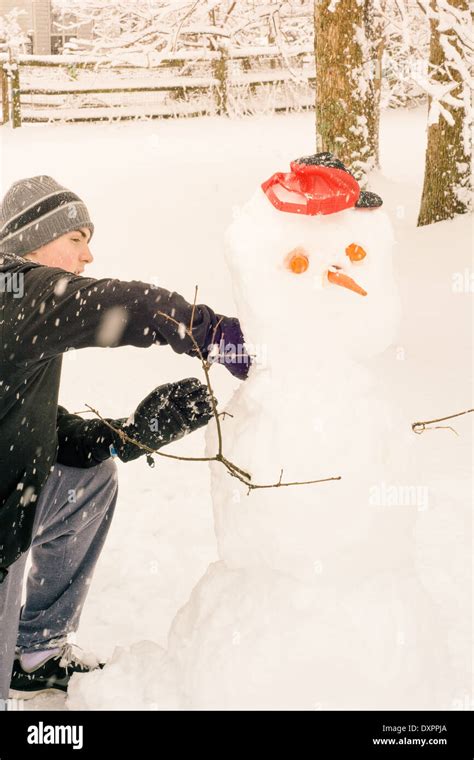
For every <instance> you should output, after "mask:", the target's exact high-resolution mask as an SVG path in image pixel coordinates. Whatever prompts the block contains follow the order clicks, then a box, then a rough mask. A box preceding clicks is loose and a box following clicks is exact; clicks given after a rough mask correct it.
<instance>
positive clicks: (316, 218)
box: [228, 154, 399, 366]
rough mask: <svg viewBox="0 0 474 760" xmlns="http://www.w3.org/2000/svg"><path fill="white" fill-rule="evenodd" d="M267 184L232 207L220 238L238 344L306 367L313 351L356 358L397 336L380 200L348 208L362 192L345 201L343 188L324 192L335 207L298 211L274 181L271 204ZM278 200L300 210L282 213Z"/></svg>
mask: <svg viewBox="0 0 474 760" xmlns="http://www.w3.org/2000/svg"><path fill="white" fill-rule="evenodd" d="M318 155H324V156H327V155H328V154H318ZM336 161H337V159H336ZM292 166H293V165H292ZM339 174H342V172H339ZM275 176H278V175H275ZM283 176H288V175H283ZM349 177H350V180H349V182H350V185H349V190H351V185H352V187H354V183H355V186H357V188H358V185H357V183H356V181H355V180H354V179H353V178H352V175H349ZM324 181H325V183H326V185H325V186H327V182H326V178H324ZM338 181H339V178H338ZM265 185H267V187H268V183H264V185H263V186H262V187H263V188H264V189H263V190H262V189H261V188H259V189H258V190H257V191H256V193H255V194H254V196H253V197H252V198H251V199H250V201H249V202H248V203H246V204H245V206H244V207H243V208H242V209H240V210H237V211H236V212H235V215H234V221H233V223H232V224H231V226H230V228H229V235H228V239H229V250H228V262H229V265H230V268H231V270H232V276H233V282H234V287H235V296H236V301H237V308H238V313H239V318H240V320H241V323H242V327H243V331H244V335H245V337H246V340H247V341H248V342H249V343H250V344H256V345H257V348H258V347H259V346H260V347H261V346H263V347H264V349H265V350H266V351H267V354H268V361H269V362H270V363H271V364H277V363H279V360H278V359H277V354H278V356H279V357H282V356H286V360H288V358H289V356H290V355H291V356H293V358H295V360H297V355H298V356H299V357H300V358H301V353H303V355H304V356H303V361H304V358H306V363H308V360H309V356H310V355H311V357H312V358H311V363H312V364H314V363H318V356H319V357H320V358H321V360H322V361H326V360H331V359H333V360H344V359H345V358H346V359H364V358H368V357H370V356H372V355H374V354H376V353H378V352H380V351H383V350H384V349H385V348H386V347H387V346H388V345H389V344H390V343H391V342H392V340H393V338H394V336H395V331H396V328H397V324H398V317H399V301H398V293H397V288H396V285H395V282H394V278H393V272H392V245H393V242H394V236H393V230H392V226H391V223H390V220H389V218H388V216H387V214H386V213H385V212H384V211H382V209H380V208H378V207H374V206H375V205H377V206H380V204H381V200H380V199H378V196H374V195H373V194H366V198H368V200H367V205H368V207H367V205H366V206H365V207H360V206H355V205H354V197H355V198H356V200H357V197H360V190H357V193H356V195H355V196H352V197H351V196H349V198H348V193H346V191H345V189H344V188H342V192H343V195H342V196H341V194H340V193H339V195H338V197H339V201H337V200H336V201H334V198H333V197H332V198H328V195H329V193H326V197H325V199H324V200H325V202H326V203H327V202H328V201H329V203H332V204H333V207H334V203H336V205H337V203H340V204H341V203H342V208H340V209H339V210H336V211H330V212H328V211H323V213H305V212H304V205H303V206H302V205H301V203H300V201H301V199H298V197H297V194H296V195H295V193H294V187H293V188H291V187H290V189H288V187H284V188H283V190H281V188H280V187H279V186H278V185H277V186H276V187H275V185H272V186H271V187H272V190H273V191H274V192H275V197H276V200H277V202H276V203H274V198H273V199H272V200H269V197H268V196H267V194H266V192H265ZM339 189H340V188H339ZM346 189H347V188H346ZM315 196H316V201H315V202H317V200H318V198H317V194H316V193H314V194H312V195H311V200H314V198H315ZM281 203H283V204H285V203H288V204H289V205H290V206H293V207H295V206H296V207H298V206H299V207H300V210H299V211H295V210H290V211H288V210H282V208H281V207H280V204H281ZM344 204H345V205H344ZM371 205H372V207H371ZM327 208H328V206H327V205H326V209H327ZM301 209H302V210H301ZM303 366H304V364H303Z"/></svg>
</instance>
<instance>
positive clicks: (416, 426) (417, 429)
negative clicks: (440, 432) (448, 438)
mask: <svg viewBox="0 0 474 760" xmlns="http://www.w3.org/2000/svg"><path fill="white" fill-rule="evenodd" d="M471 412H474V409H466V411H464V412H457V413H456V414H448V416H447V417H438V419H436V420H424V421H423V422H413V423H412V426H411V429H412V430H413V432H414V433H417V434H418V435H421V433H424V432H425V430H436V429H438V428H439V429H444V430H452V431H453V433H456V435H458V433H457V432H456V431H455V430H454V428H452V427H451V425H434V426H433V427H426V426H427V425H432V424H433V423H434V422H444V421H445V420H452V419H454V418H455V417H461V416H462V415H463V414H470V413H471Z"/></svg>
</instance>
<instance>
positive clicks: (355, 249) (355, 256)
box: [346, 243, 367, 261]
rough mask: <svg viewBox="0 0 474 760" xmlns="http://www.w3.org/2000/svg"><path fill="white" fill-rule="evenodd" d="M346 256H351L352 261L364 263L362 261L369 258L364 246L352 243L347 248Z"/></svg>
mask: <svg viewBox="0 0 474 760" xmlns="http://www.w3.org/2000/svg"><path fill="white" fill-rule="evenodd" d="M346 254H347V255H348V256H349V258H350V260H351V261H362V259H365V257H366V256H367V254H366V252H365V251H364V249H363V248H362V246H361V245H357V243H351V244H350V245H348V246H347V248H346Z"/></svg>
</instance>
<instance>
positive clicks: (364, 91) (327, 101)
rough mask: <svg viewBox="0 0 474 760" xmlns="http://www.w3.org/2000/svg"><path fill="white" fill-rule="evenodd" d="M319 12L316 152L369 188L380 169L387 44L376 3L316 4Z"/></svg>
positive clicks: (323, 0)
mask: <svg viewBox="0 0 474 760" xmlns="http://www.w3.org/2000/svg"><path fill="white" fill-rule="evenodd" d="M314 8H315V12H314V19H315V57H316V149H317V150H318V151H330V152H331V153H334V154H335V155H336V156H337V157H338V158H339V159H340V160H341V161H343V163H344V164H345V165H346V166H347V167H348V168H350V169H351V171H352V172H353V173H354V175H355V176H356V177H357V179H358V180H360V181H361V183H362V184H363V183H364V180H365V176H366V175H367V174H368V173H369V172H370V171H371V170H372V169H373V168H374V167H375V166H378V144H379V141H378V132H379V107H380V81H381V80H380V72H381V58H382V51H383V41H382V36H381V29H380V27H379V24H378V22H377V19H376V17H375V14H374V8H373V0H336V2H335V1H334V0H315V6H314ZM330 8H331V9H332V10H330Z"/></svg>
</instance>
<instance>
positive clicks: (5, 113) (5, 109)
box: [0, 64, 10, 124]
mask: <svg viewBox="0 0 474 760" xmlns="http://www.w3.org/2000/svg"><path fill="white" fill-rule="evenodd" d="M0 80H1V86H2V124H6V123H7V122H8V121H9V120H10V108H9V97H8V88H9V84H10V81H9V77H8V72H7V69H6V64H3V65H2V68H1V70H0Z"/></svg>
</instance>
